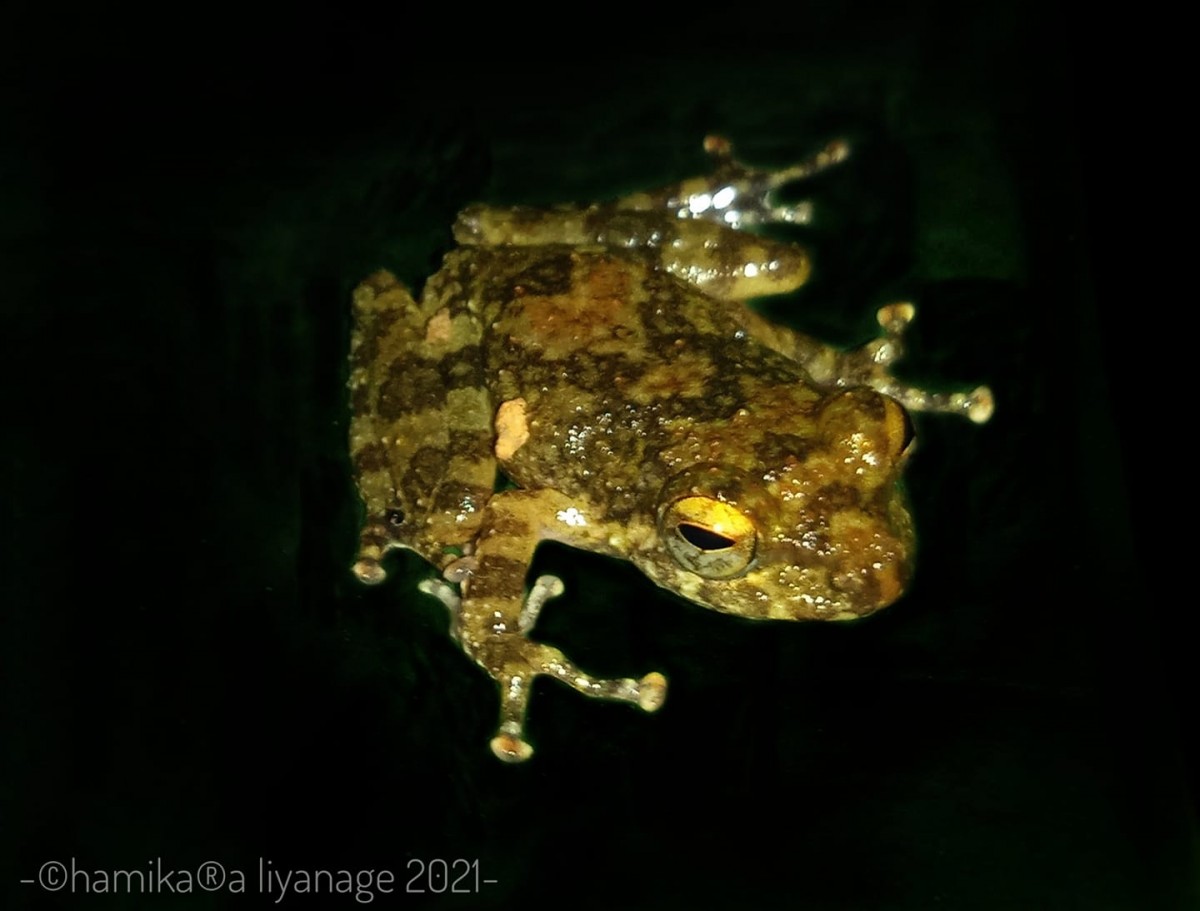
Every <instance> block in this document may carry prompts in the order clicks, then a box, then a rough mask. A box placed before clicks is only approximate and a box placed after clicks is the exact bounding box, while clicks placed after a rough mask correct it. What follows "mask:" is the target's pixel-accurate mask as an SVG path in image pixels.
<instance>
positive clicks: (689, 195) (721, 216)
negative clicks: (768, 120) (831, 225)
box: [666, 136, 850, 229]
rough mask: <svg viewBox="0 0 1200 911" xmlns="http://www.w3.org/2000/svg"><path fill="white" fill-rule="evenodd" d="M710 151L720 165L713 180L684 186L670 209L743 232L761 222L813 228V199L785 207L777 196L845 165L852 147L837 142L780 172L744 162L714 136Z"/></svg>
mask: <svg viewBox="0 0 1200 911" xmlns="http://www.w3.org/2000/svg"><path fill="white" fill-rule="evenodd" d="M704 150H705V151H706V152H708V153H709V154H710V155H712V156H713V157H714V158H715V159H716V161H717V167H716V170H715V171H714V172H713V173H712V174H711V175H709V176H708V177H703V178H696V179H693V180H687V181H684V182H683V183H681V184H680V185H679V187H678V190H677V192H676V193H673V194H668V198H667V200H666V206H667V207H668V208H669V209H671V210H672V211H673V212H674V213H675V214H676V215H677V216H678V217H679V218H703V219H706V220H708V221H715V222H718V223H720V224H723V225H728V226H729V227H731V228H734V229H738V228H744V227H748V226H751V225H761V224H772V223H775V224H778V223H783V224H807V223H808V222H809V221H811V220H812V203H811V202H810V201H808V200H801V201H800V202H796V203H791V204H780V203H776V202H774V201H773V200H772V198H771V197H772V194H773V193H774V192H775V191H776V190H778V189H779V188H780V187H782V186H784V185H785V184H789V183H794V182H797V181H802V180H808V179H809V178H811V177H814V176H816V175H817V174H820V173H821V172H822V171H825V170H827V169H829V168H831V167H833V166H834V165H837V164H840V163H841V162H843V161H845V160H846V158H847V157H848V156H849V154H850V146H849V145H848V144H847V143H846V142H845V141H844V140H840V139H839V140H835V141H833V142H831V143H829V144H828V145H826V146H825V147H824V148H823V149H821V150H820V151H818V152H816V153H815V154H813V155H810V156H809V157H807V158H805V159H802V160H801V161H798V162H796V163H795V164H793V165H791V166H790V167H786V168H780V169H779V170H775V171H766V170H760V169H758V168H752V167H749V166H748V165H745V164H742V163H741V162H740V161H737V160H736V159H735V158H734V157H733V146H732V145H731V144H730V142H729V140H727V139H725V138H723V137H721V136H708V137H705V140H704Z"/></svg>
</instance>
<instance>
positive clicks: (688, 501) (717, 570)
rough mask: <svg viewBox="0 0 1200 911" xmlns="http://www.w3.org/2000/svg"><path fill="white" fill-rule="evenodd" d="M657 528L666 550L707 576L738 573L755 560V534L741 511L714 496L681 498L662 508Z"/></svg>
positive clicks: (718, 576)
mask: <svg viewBox="0 0 1200 911" xmlns="http://www.w3.org/2000/svg"><path fill="white" fill-rule="evenodd" d="M659 531H660V533H661V535H662V539H663V541H664V542H665V544H666V548H667V551H668V553H670V554H671V556H672V557H674V558H675V560H676V562H678V563H679V565H680V566H682V567H683V568H684V569H687V570H691V571H692V572H694V573H695V574H696V575H698V576H703V577H704V578H706V579H730V578H732V577H734V576H738V575H741V574H742V573H743V572H745V571H746V569H747V567H749V566H750V563H751V562H752V561H753V560H754V548H755V545H756V544H757V540H758V535H757V533H756V532H755V530H754V522H753V521H751V519H750V517H749V516H747V515H746V514H745V513H744V512H742V511H741V510H740V509H738V508H737V507H736V506H733V505H731V504H729V503H726V502H724V501H722V500H717V499H714V498H713V497H684V498H683V499H680V500H675V501H674V502H673V503H670V504H669V505H668V506H667V507H666V509H664V510H663V514H662V518H661V519H660V521H659Z"/></svg>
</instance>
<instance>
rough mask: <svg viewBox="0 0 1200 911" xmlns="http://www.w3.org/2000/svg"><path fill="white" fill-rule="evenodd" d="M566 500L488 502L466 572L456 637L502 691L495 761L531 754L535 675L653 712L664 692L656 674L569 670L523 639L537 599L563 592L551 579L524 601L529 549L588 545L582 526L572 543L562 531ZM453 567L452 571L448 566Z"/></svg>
mask: <svg viewBox="0 0 1200 911" xmlns="http://www.w3.org/2000/svg"><path fill="white" fill-rule="evenodd" d="M576 514H577V510H576V511H574V512H572V503H571V501H570V499H569V498H567V497H565V496H563V495H562V494H559V493H557V492H555V491H550V490H539V491H526V490H512V491H506V492H504V493H501V494H497V495H496V496H495V497H493V498H492V501H491V502H490V503H489V504H488V508H487V510H486V511H485V513H484V518H483V524H482V526H481V528H480V533H479V538H478V544H477V546H476V548H475V553H474V555H473V557H472V559H471V574H470V576H469V577H468V578H467V579H466V580H465V581H464V583H463V591H464V596H463V601H462V606H461V609H460V611H459V614H458V617H457V634H458V639H459V641H460V642H461V643H462V646H463V649H464V651H466V653H467V654H468V655H470V656H471V657H472V658H473V659H474V660H475V661H476V663H478V664H479V665H480V666H481V667H482V668H483V669H484V670H485V671H487V672H488V674H490V675H491V676H492V678H493V679H494V680H495V681H496V682H497V684H499V687H500V725H499V731H498V732H497V735H496V737H495V738H493V740H492V749H493V751H494V752H495V753H496V755H497V756H499V757H500V758H501V759H504V760H507V761H512V762H519V761H521V760H524V759H527V758H528V757H529V756H530V755H531V754H532V752H533V748H532V747H530V746H529V744H528V742H526V740H525V736H524V724H525V710H526V707H527V706H528V702H529V693H530V687H531V685H532V683H533V680H534V678H535V677H537V676H538V675H539V674H546V675H549V676H551V677H554V678H555V679H557V680H560V681H562V682H563V683H565V684H567V685H568V686H570V687H573V688H574V689H576V690H578V691H579V692H581V693H583V694H585V695H587V696H594V697H597V698H600V699H614V700H618V701H621V702H630V703H633V704H635V705H639V706H641V707H642V708H643V709H646V710H647V711H653V710H654V709H656V708H658V707H659V706H660V705H661V704H662V701H663V698H664V696H665V693H666V680H665V679H664V678H663V676H662V675H661V674H655V673H652V674H647V675H646V676H645V677H642V678H641V679H640V680H634V679H632V678H600V677H593V676H591V675H590V674H587V673H585V672H583V671H582V670H580V669H579V668H578V667H576V666H575V664H574V663H573V662H571V661H570V659H568V658H567V657H566V656H565V655H563V653H562V652H561V651H560V650H559V649H557V648H555V647H554V646H551V645H546V644H544V643H540V642H534V641H532V640H531V639H529V638H528V637H527V636H526V632H527V631H528V629H529V627H530V626H531V625H532V620H531V617H530V614H531V613H532V614H536V611H537V609H538V608H540V605H541V603H542V602H544V601H545V600H546V599H547V598H549V597H553V596H554V595H556V594H558V593H560V592H561V591H562V586H561V583H559V582H558V580H557V579H554V578H553V577H542V578H541V579H539V580H538V581H537V583H535V585H534V588H533V590H532V591H531V592H530V594H529V599H528V601H527V599H526V596H525V575H526V573H527V572H528V569H529V564H530V562H531V561H532V559H533V552H534V549H535V548H536V547H537V545H538V543H539V541H540V540H542V539H543V538H546V537H551V536H552V537H554V538H556V539H560V540H565V541H567V543H578V544H580V545H581V546H584V547H586V546H587V545H588V537H589V535H590V534H591V529H590V528H588V527H584V529H583V530H581V531H580V533H579V534H578V535H577V536H576V537H575V540H574V541H572V539H571V537H570V536H569V535H565V534H563V531H562V530H563V529H564V528H572V527H575V528H578V526H573V525H571V524H570V523H571V521H572V519H571V517H573V516H575V515H576ZM451 569H453V567H451Z"/></svg>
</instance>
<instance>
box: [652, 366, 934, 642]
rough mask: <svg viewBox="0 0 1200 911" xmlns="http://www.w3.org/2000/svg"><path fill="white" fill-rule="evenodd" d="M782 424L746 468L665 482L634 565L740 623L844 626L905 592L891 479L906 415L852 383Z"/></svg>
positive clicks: (697, 470)
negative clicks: (791, 424)
mask: <svg viewBox="0 0 1200 911" xmlns="http://www.w3.org/2000/svg"><path fill="white" fill-rule="evenodd" d="M788 429H789V428H787V427H772V428H771V431H770V432H768V433H764V434H763V435H762V436H761V438H760V440H759V445H757V446H756V447H755V453H756V454H755V457H754V459H753V461H750V462H745V461H744V462H743V464H739V465H735V466H730V465H725V464H713V463H706V464H699V465H695V466H693V467H691V468H689V469H687V470H685V471H683V472H681V473H680V474H678V475H676V476H675V477H673V478H671V479H670V480H669V481H668V482H667V484H666V485H665V487H664V489H663V491H662V495H661V496H660V498H659V506H658V516H657V544H658V546H657V547H655V548H653V549H652V551H647V552H646V553H644V554H643V555H642V559H640V560H638V562H639V563H640V564H641V565H642V569H643V570H644V571H645V572H646V573H647V575H649V576H650V577H651V578H653V579H654V580H655V581H656V582H658V583H659V584H660V585H662V586H664V587H666V588H669V589H671V590H673V591H676V592H678V593H679V594H681V595H683V596H684V597H686V598H689V599H690V600H692V601H696V602H698V603H700V604H703V605H705V606H707V607H711V608H714V609H716V610H721V611H725V612H728V613H733V614H740V615H742V616H747V617H763V618H776V619H793V620H814V619H829V620H834V619H837V620H844V619H854V618H856V617H860V616H863V615H865V614H869V613H871V612H872V611H875V610H878V609H879V608H881V607H886V606H887V605H888V604H891V603H892V602H893V601H895V600H896V599H897V598H898V597H900V595H901V594H902V593H903V591H904V587H905V585H906V584H907V582H908V578H909V575H910V570H911V558H912V552H913V533H912V523H911V520H910V518H909V514H908V509H907V507H906V505H905V501H904V496H903V492H902V491H901V489H900V487H899V484H898V481H899V477H900V473H901V471H902V469H903V466H904V463H905V462H906V461H907V458H908V455H909V452H910V450H911V448H912V446H911V443H912V439H913V434H912V425H911V423H910V422H909V419H908V416H907V414H906V413H905V412H904V409H903V408H902V407H901V406H900V405H899V404H897V403H896V402H895V401H893V400H892V399H890V398H888V397H887V396H884V395H880V394H879V393H877V392H874V391H872V390H869V389H863V388H856V389H850V390H845V391H840V392H837V393H835V394H833V395H830V396H828V397H827V398H825V399H824V400H823V401H822V402H821V403H820V404H819V406H818V407H817V408H816V409H815V410H814V411H813V413H812V414H811V415H810V416H809V417H807V418H806V419H805V420H804V421H803V422H802V426H798V427H796V428H790V429H795V430H796V431H797V432H796V433H791V434H789V433H787V430H788Z"/></svg>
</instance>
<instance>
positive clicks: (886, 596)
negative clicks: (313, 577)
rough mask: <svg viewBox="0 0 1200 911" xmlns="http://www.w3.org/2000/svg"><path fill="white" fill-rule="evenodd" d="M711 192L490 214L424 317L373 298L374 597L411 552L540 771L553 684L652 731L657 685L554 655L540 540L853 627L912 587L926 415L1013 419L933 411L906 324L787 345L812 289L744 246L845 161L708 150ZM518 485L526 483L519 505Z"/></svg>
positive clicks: (785, 250)
mask: <svg viewBox="0 0 1200 911" xmlns="http://www.w3.org/2000/svg"><path fill="white" fill-rule="evenodd" d="M706 148H707V150H708V151H709V152H710V153H711V154H712V155H713V156H714V158H715V166H714V168H713V169H712V172H711V173H709V174H708V175H705V176H702V177H696V178H692V179H688V180H684V181H682V182H680V183H677V184H673V185H670V186H667V187H663V188H660V189H657V190H653V191H649V192H641V193H635V194H632V195H629V196H625V197H622V198H620V199H617V200H616V201H613V202H608V203H602V204H593V205H588V206H579V207H557V208H551V209H530V208H496V207H490V206H478V205H477V206H471V207H469V208H467V209H465V210H464V211H463V212H462V213H460V215H459V216H458V218H457V221H456V223H455V225H454V237H455V240H456V242H457V244H458V247H457V248H456V249H454V250H452V251H451V252H450V253H448V254H447V255H446V257H445V259H444V261H443V263H442V267H441V269H440V270H439V271H438V272H437V274H435V275H434V276H433V277H432V278H430V279H429V280H428V281H427V283H426V285H425V287H424V290H423V292H422V293H421V295H420V297H419V298H417V297H414V296H413V295H412V294H411V293H410V292H409V291H408V290H407V289H406V288H405V287H404V286H403V285H402V284H401V283H400V282H399V281H398V280H397V279H396V278H395V277H394V276H393V275H392V274H391V273H389V272H386V271H381V272H377V273H375V274H374V275H372V276H370V277H369V278H367V279H366V280H365V281H364V282H363V283H362V284H361V285H359V286H358V288H357V289H356V290H355V292H354V295H353V307H354V318H355V325H354V329H353V333H352V340H351V353H350V379H349V386H350V392H351V399H352V420H351V426H350V452H351V458H352V461H353V465H354V469H355V472H356V478H357V485H358V490H359V493H360V495H361V497H362V501H363V503H364V505H365V507H366V510H365V512H366V518H365V521H364V524H363V527H362V531H361V538H360V543H359V550H358V554H357V557H356V561H355V563H354V567H353V571H354V573H355V575H356V576H357V577H358V579H360V580H361V581H362V582H364V583H367V584H377V583H379V582H381V581H382V580H383V579H384V578H385V576H386V570H385V568H384V566H383V563H382V561H383V558H384V555H385V554H386V553H387V552H388V551H389V550H391V549H393V548H409V549H411V550H414V551H416V552H417V553H418V554H420V555H421V556H422V557H424V558H425V559H426V560H428V561H429V562H430V563H431V564H433V566H434V567H436V568H437V570H439V571H440V574H441V578H440V579H438V580H431V581H427V582H426V583H423V584H422V586H421V587H422V590H424V591H426V592H427V593H429V594H432V595H434V596H436V597H438V598H440V599H441V601H442V602H443V603H445V604H446V606H447V607H448V608H449V609H450V611H451V616H452V621H451V631H452V633H453V635H454V637H455V638H456V639H457V641H458V642H459V643H460V644H461V646H462V648H463V650H464V651H465V652H466V654H467V655H468V656H470V657H471V658H472V659H473V660H474V661H475V662H476V663H478V664H479V665H480V666H481V667H482V668H483V669H484V670H485V671H487V673H488V674H489V675H491V677H492V678H493V679H494V680H495V681H496V683H497V684H498V687H499V691H500V718H499V723H498V730H497V732H496V734H495V736H494V738H493V739H492V741H491V747H492V750H493V752H494V753H495V754H496V755H497V756H498V757H499V758H500V759H503V760H506V761H513V762H519V761H522V760H525V759H528V758H529V757H530V755H531V754H532V752H533V748H532V746H531V745H530V743H529V742H528V740H527V738H526V735H525V731H524V723H525V714H526V707H527V705H528V701H529V695H530V689H531V685H532V683H533V681H534V678H535V677H537V676H538V675H547V676H550V677H553V678H555V679H557V680H559V681H561V682H563V683H565V684H567V685H568V686H570V687H573V688H574V689H576V690H578V691H579V692H581V693H583V694H585V695H587V696H593V697H597V698H601V699H612V700H619V701H622V702H627V703H631V704H633V705H636V706H639V707H641V708H642V709H644V710H646V711H654V710H655V709H657V708H658V707H659V706H661V705H662V703H663V700H664V697H665V695H666V679H665V678H664V677H663V675H662V674H660V673H657V672H651V673H648V674H646V675H644V676H642V677H641V678H638V679H633V678H621V679H606V678H601V677H597V676H594V675H592V674H589V673H588V672H587V671H585V670H583V669H581V668H579V667H577V666H576V665H575V664H574V663H572V661H571V660H570V659H569V658H568V657H567V656H566V655H564V654H563V653H562V651H561V650H559V649H558V648H555V647H553V646H551V645H548V644H545V643H542V642H537V641H535V640H534V639H532V638H530V632H531V630H532V629H533V627H534V624H535V623H536V622H537V617H538V612H539V611H540V610H541V608H542V606H543V605H544V604H545V603H546V601H547V600H548V599H550V598H553V597H556V596H558V595H560V594H561V593H562V591H563V585H562V582H561V581H560V580H559V579H557V578H555V577H553V576H542V577H540V578H538V579H536V580H534V581H533V582H532V584H531V585H528V586H527V583H526V575H527V571H528V569H529V566H530V563H531V560H532V558H533V553H534V550H535V548H536V547H537V546H538V544H539V542H541V541H545V540H554V541H560V542H563V543H565V544H568V545H570V546H573V547H577V548H582V549H584V550H588V551H594V552H598V553H601V554H607V555H609V556H613V557H618V558H621V559H624V560H629V561H631V562H632V563H633V564H634V565H635V566H637V567H638V568H639V569H640V570H642V572H644V573H645V574H646V575H647V576H648V577H649V578H650V579H651V580H652V581H654V582H655V583H657V584H658V585H660V586H662V587H664V588H666V589H668V590H670V591H672V592H675V593H676V594H678V595H680V596H682V597H684V598H687V599H690V600H691V601H694V602H696V603H698V604H701V605H704V606H705V607H709V608H712V609H714V610H718V611H724V612H727V613H730V614H736V615H738V616H741V617H748V618H754V619H764V620H767V619H773V620H851V619H854V618H857V617H862V616H864V615H866V614H869V613H871V612H872V611H876V610H878V609H880V608H882V607H885V606H887V605H889V604H891V603H892V602H894V601H895V600H896V599H897V598H899V597H900V595H901V593H902V592H903V591H904V588H905V584H906V583H907V581H908V579H909V576H910V573H911V562H912V553H913V543H914V537H913V523H912V520H911V517H910V515H909V511H908V508H907V506H906V503H905V498H904V496H903V493H902V491H901V489H900V487H899V485H898V481H899V479H900V476H901V473H902V471H903V469H904V466H905V463H906V462H907V461H908V458H909V456H910V453H911V451H912V443H913V428H912V424H911V422H910V420H909V417H908V411H910V410H918V411H938V412H948V413H952V414H959V415H963V416H965V417H967V418H969V419H970V420H972V421H975V422H977V423H982V422H984V421H986V420H987V419H988V418H989V416H990V415H991V413H992V408H993V403H992V395H991V393H990V392H989V390H988V389H987V388H986V387H983V386H981V387H978V388H976V389H975V390H974V391H971V392H958V393H953V394H934V393H930V392H926V391H923V390H921V389H919V388H915V387H913V386H909V385H905V384H904V383H901V382H899V381H898V380H896V379H895V378H894V377H892V375H891V374H890V373H889V366H890V365H891V364H892V363H894V362H895V360H896V359H897V358H898V357H899V356H900V354H901V345H902V340H903V334H904V330H905V327H906V326H907V325H908V323H909V322H910V321H911V320H912V318H913V316H914V312H915V311H914V308H913V306H912V305H911V304H909V303H895V304H891V305H888V306H885V307H883V308H882V309H881V310H880V311H879V312H878V321H879V324H880V326H881V328H882V333H881V335H880V337H878V338H877V339H875V340H873V341H871V342H869V343H867V344H866V345H864V346H862V347H860V348H857V349H854V350H850V351H841V350H838V349H836V348H833V347H831V346H828V345H825V344H822V343H821V342H819V341H817V340H815V339H813V338H810V337H808V336H806V335H803V334H800V333H798V332H795V331H792V330H790V329H787V328H784V327H781V326H778V325H774V324H771V323H769V322H768V321H766V320H765V319H764V318H763V317H761V316H760V315H758V314H756V313H755V312H753V311H752V310H750V309H749V308H747V307H746V306H745V302H746V301H747V299H749V298H751V297H761V296H764V295H773V294H784V293H787V292H789V291H792V290H793V289H796V288H798V287H799V286H801V285H802V284H803V283H804V282H805V281H806V279H807V278H808V277H809V273H810V269H811V263H810V258H809V254H808V253H807V251H806V250H805V249H804V248H803V247H802V246H800V245H798V244H795V243H790V242H782V241H776V240H771V239H767V238H765V237H762V236H758V235H755V234H753V233H751V232H750V231H749V230H747V229H748V228H753V227H754V226H756V225H759V224H764V223H771V222H784V223H786V222H802V221H805V220H806V219H807V216H808V213H809V211H810V205H809V204H808V203H807V202H802V203H797V204H792V205H785V204H780V203H778V202H777V201H776V200H775V199H774V198H773V191H775V190H777V189H778V188H779V187H781V186H782V185H784V184H790V183H792V182H796V181H803V180H805V179H807V178H809V177H811V176H812V175H814V174H817V173H819V172H821V171H823V170H825V169H827V168H829V167H831V166H833V165H835V164H837V163H839V162H841V161H842V160H843V159H844V158H846V156H847V153H848V147H847V145H846V144H845V143H844V142H834V143H831V144H830V145H828V146H826V147H825V148H823V149H821V150H820V151H819V152H817V153H815V154H814V155H811V156H810V157H808V158H806V159H804V160H802V161H800V162H798V163H796V164H794V165H792V166H791V167H786V168H782V169H778V170H770V171H767V170H759V169H755V168H752V167H748V166H746V165H744V164H742V163H740V162H739V161H737V160H736V159H735V158H734V157H733V155H732V151H731V148H730V145H729V143H728V142H726V141H725V140H723V139H719V138H715V137H710V138H709V139H707V140H706ZM498 479H499V480H500V481H504V479H507V481H508V482H510V483H498Z"/></svg>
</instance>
